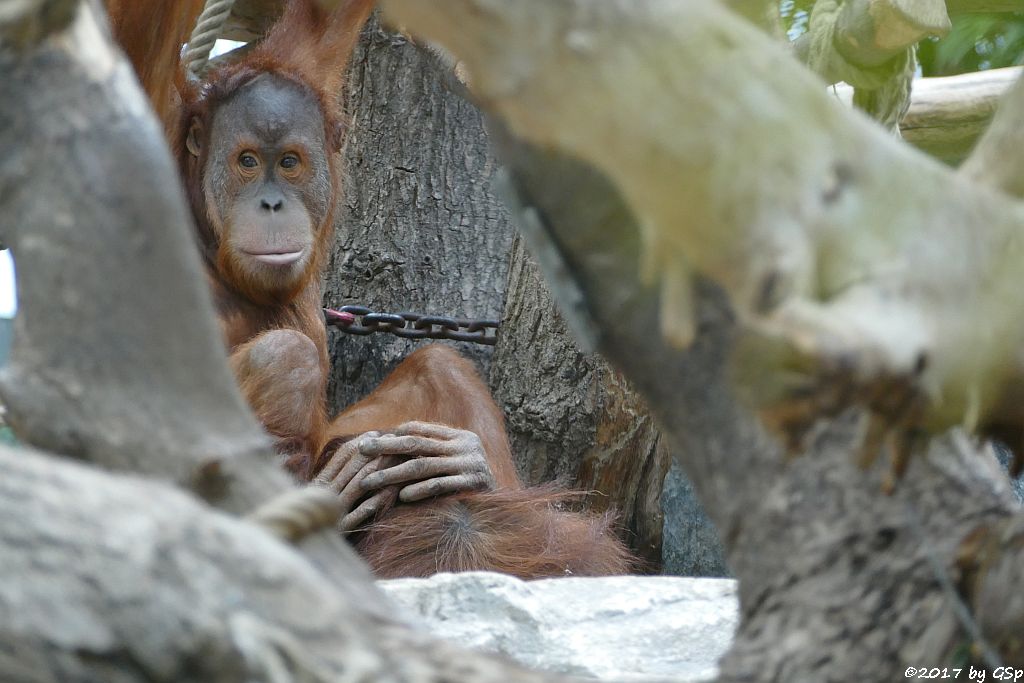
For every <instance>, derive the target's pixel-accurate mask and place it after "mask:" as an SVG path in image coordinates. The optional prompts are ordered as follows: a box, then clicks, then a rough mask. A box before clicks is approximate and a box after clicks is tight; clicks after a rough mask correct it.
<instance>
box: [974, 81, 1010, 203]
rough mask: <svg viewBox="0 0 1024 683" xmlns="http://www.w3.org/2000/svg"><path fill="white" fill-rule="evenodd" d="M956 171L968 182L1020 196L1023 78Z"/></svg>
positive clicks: (1008, 94) (1007, 94) (1002, 102)
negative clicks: (959, 171)
mask: <svg viewBox="0 0 1024 683" xmlns="http://www.w3.org/2000/svg"><path fill="white" fill-rule="evenodd" d="M960 170H961V172H962V173H963V175H964V176H965V177H967V178H970V179H971V180H974V181H976V182H979V183H983V184H986V185H989V186H991V187H996V188H999V189H1000V190H1002V191H1003V192H1006V193H1007V194H1010V195H1013V196H1014V197H1024V77H1021V78H1018V79H1017V83H1016V84H1015V85H1014V86H1013V87H1012V88H1011V89H1010V91H1009V92H1008V93H1006V95H1005V96H1004V97H1003V98H1002V100H1001V101H1000V104H999V108H998V109H997V110H996V115H995V118H994V119H993V121H992V124H991V125H990V126H989V127H988V130H987V131H986V132H985V134H984V135H983V136H982V138H981V140H979V141H978V145H977V147H975V149H974V151H973V152H972V153H971V156H970V157H969V158H968V159H967V161H965V162H964V164H963V166H962V167H961V169H960Z"/></svg>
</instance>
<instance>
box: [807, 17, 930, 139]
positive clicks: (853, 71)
mask: <svg viewBox="0 0 1024 683" xmlns="http://www.w3.org/2000/svg"><path fill="white" fill-rule="evenodd" d="M842 6H843V3H842V0H818V2H816V3H815V4H814V9H813V10H812V11H811V18H810V22H809V24H808V28H807V32H808V33H809V34H810V39H811V47H810V50H809V52H808V56H807V65H808V66H809V67H810V68H811V69H812V70H813V71H815V72H816V73H819V74H827V75H829V77H830V78H837V79H838V80H841V81H845V82H847V83H849V84H850V85H852V86H853V103H854V105H855V106H856V107H857V108H859V109H861V110H863V111H864V112H865V113H867V114H868V115H869V116H871V117H872V118H873V119H875V120H876V121H878V122H879V123H881V124H882V125H883V126H885V127H886V128H887V129H888V130H890V131H892V132H893V134H895V135H897V136H898V135H899V123H900V121H901V120H903V117H904V115H906V113H907V109H909V108H910V88H911V83H912V82H913V80H914V73H915V72H916V70H917V49H916V47H910V48H908V49H907V50H905V51H904V52H902V53H900V54H899V55H897V56H895V57H893V58H892V59H890V60H889V61H888V62H886V63H884V64H881V65H879V66H876V67H863V66H858V65H857V64H853V63H851V62H848V61H847V60H846V59H844V58H843V56H842V55H841V54H840V53H839V51H838V50H836V48H835V34H836V23H837V21H838V20H839V11H840V10H841V9H842Z"/></svg>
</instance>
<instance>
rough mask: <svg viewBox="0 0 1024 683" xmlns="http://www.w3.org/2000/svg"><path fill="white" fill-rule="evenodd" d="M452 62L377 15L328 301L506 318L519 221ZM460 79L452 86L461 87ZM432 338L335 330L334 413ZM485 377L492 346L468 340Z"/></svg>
mask: <svg viewBox="0 0 1024 683" xmlns="http://www.w3.org/2000/svg"><path fill="white" fill-rule="evenodd" d="M449 72H450V69H449V68H448V67H447V66H446V65H445V64H443V63H442V62H441V61H440V60H439V59H438V58H437V57H436V56H434V55H433V54H432V53H430V52H429V51H427V50H423V49H421V48H419V47H417V46H416V45H414V44H413V43H411V42H410V41H409V40H408V39H407V38H405V37H403V36H401V35H398V34H394V33H389V32H387V31H385V30H383V29H382V28H381V27H380V26H379V24H378V23H377V22H376V21H375V20H371V22H370V24H369V26H368V27H367V29H366V31H365V32H364V34H363V40H362V41H361V44H360V46H359V48H358V49H357V51H356V54H355V56H354V57H353V66H352V69H351V81H350V85H349V92H350V93H351V96H350V110H351V111H352V115H353V121H352V129H351V132H350V135H349V140H348V150H347V160H348V182H347V183H346V186H345V205H344V206H343V208H342V212H341V216H340V217H339V231H338V236H337V238H336V240H335V247H334V250H333V252H332V254H331V259H330V262H329V266H328V269H327V275H326V278H325V283H324V284H325V287H324V305H325V306H329V307H338V306H342V305H345V304H352V303H359V304H364V305H366V306H368V307H370V308H372V309H374V310H375V311H387V312H401V311H413V312H416V313H426V314H431V315H444V316H449V317H459V318H489V319H495V320H496V319H498V318H500V317H501V307H502V302H503V301H504V290H505V278H506V274H507V272H508V252H509V248H510V247H511V244H512V236H513V233H514V228H513V226H512V224H511V222H510V220H509V216H508V212H507V210H506V209H505V207H504V205H502V203H501V202H500V201H498V200H497V199H496V198H495V196H494V194H493V192H492V191H491V189H490V185H491V180H492V178H493V176H494V173H495V170H496V169H497V167H498V164H497V162H496V161H495V159H494V156H493V154H492V152H491V150H490V146H489V144H488V142H487V136H486V133H485V132H484V129H483V120H482V118H481V115H480V112H479V111H478V110H477V108H476V107H475V106H473V105H472V104H470V103H468V102H466V100H465V99H464V98H463V97H462V96H461V95H460V94H458V93H457V92H454V91H453V88H457V87H459V84H458V83H457V82H455V83H451V82H450V81H449V79H450V78H451V76H450V75H449ZM450 86H451V87H450ZM422 344H423V342H414V341H407V340H404V339H400V338H398V337H394V336H391V335H386V334H377V335H373V336H368V337H356V336H350V335H346V334H343V333H340V332H337V331H333V332H332V334H331V338H330V355H331V359H332V373H331V382H330V387H329V389H328V397H329V402H330V404H331V409H332V411H333V412H337V411H338V410H340V409H341V408H343V407H345V406H347V405H349V404H351V403H353V402H354V401H356V400H357V399H359V398H362V397H363V396H365V395H366V394H367V393H369V392H370V391H371V390H372V389H373V388H374V387H376V386H377V385H378V384H379V383H380V381H381V380H382V379H383V378H384V377H385V375H386V374H387V373H388V372H390V370H391V369H393V368H394V366H395V365H396V364H397V363H398V362H399V361H400V360H401V359H402V358H404V357H405V356H407V355H408V354H409V353H410V352H411V351H412V350H414V349H416V348H417V347H418V346H420V345H422ZM457 348H458V349H459V351H461V352H462V353H463V354H465V355H467V356H469V357H471V358H472V359H473V360H475V361H476V362H477V364H478V365H479V366H480V368H481V371H482V372H483V373H484V375H485V376H486V371H487V368H488V365H489V362H490V357H491V354H492V349H491V348H490V347H487V346H481V345H477V344H469V343H460V344H457Z"/></svg>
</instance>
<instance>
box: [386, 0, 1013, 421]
mask: <svg viewBox="0 0 1024 683" xmlns="http://www.w3.org/2000/svg"><path fill="white" fill-rule="evenodd" d="M385 8H387V9H390V10H393V12H394V14H395V17H396V19H397V20H399V21H402V22H404V24H405V25H406V26H409V27H411V28H413V29H414V30H418V31H421V32H422V34H423V35H425V36H426V37H427V38H429V39H433V40H436V41H438V42H441V43H442V44H444V45H445V46H446V47H448V48H449V49H450V50H451V51H452V52H453V53H454V54H455V55H456V56H457V57H458V58H459V59H461V60H462V61H464V62H465V63H466V65H467V67H468V70H469V72H470V75H471V78H472V83H473V87H474V91H475V92H476V93H477V94H478V95H479V96H480V97H481V98H482V100H483V101H484V102H485V103H486V104H487V106H489V107H490V108H492V109H493V110H494V111H496V112H498V113H500V114H501V115H502V116H503V117H504V118H505V120H506V121H508V123H509V124H510V127H511V129H512V131H513V133H514V134H516V135H518V136H521V137H523V138H525V139H527V140H530V141H531V142H533V143H535V144H537V145H539V146H542V147H551V148H560V149H563V150H565V151H566V152H567V153H569V154H572V155H575V156H576V157H578V158H580V159H582V160H585V161H588V162H590V163H592V164H593V165H594V166H595V167H597V168H598V169H600V170H601V171H603V172H604V173H607V174H608V176H609V177H610V178H611V179H612V180H613V181H614V182H615V183H616V185H617V186H618V187H620V188H621V190H622V191H623V193H624V196H625V198H626V200H627V202H628V204H629V205H630V206H631V207H632V209H633V210H634V211H635V212H636V214H637V216H638V219H639V224H640V225H641V226H642V229H643V231H644V250H643V261H644V268H645V272H646V273H647V277H650V278H652V279H654V280H656V281H657V282H659V284H660V299H661V306H662V308H661V325H662V329H663V332H664V334H665V335H666V337H667V338H669V339H670V340H672V341H673V342H674V343H677V344H680V345H684V346H685V345H686V344H688V343H689V342H690V340H691V339H692V338H693V335H694V330H695V311H694V308H693V304H692V302H693V291H692V286H691V278H692V277H693V276H694V275H695V274H700V275H704V276H706V277H709V278H710V279H711V280H713V281H714V282H716V283H718V284H720V285H722V286H723V287H724V288H725V290H726V291H727V292H728V294H729V297H730V300H731V301H732V304H733V306H734V307H735V309H736V311H737V314H738V315H739V318H740V320H741V323H742V325H743V328H744V330H745V331H746V332H747V333H748V334H749V335H750V340H749V343H748V344H745V349H741V350H740V352H739V361H738V365H737V368H738V372H739V373H740V375H739V379H740V380H741V385H742V386H745V387H746V390H747V391H748V392H749V396H750V397H751V398H752V400H754V402H755V403H759V404H761V405H764V406H768V407H772V406H775V407H778V408H780V409H781V412H778V411H774V410H767V411H766V414H772V416H773V417H776V418H779V419H780V420H781V422H779V423H778V425H779V426H780V431H782V432H783V433H786V434H787V436H792V434H791V432H792V431H793V430H791V429H790V428H791V427H793V428H794V430H795V431H796V432H797V435H798V436H799V433H801V431H802V430H803V431H805V430H806V429H807V428H809V423H810V422H813V419H814V418H815V417H816V416H818V415H820V414H821V411H823V410H824V411H825V412H829V413H831V412H832V411H833V410H835V409H838V408H839V407H841V405H842V404H844V403H845V402H846V401H848V400H849V399H851V398H857V399H860V400H863V401H865V402H868V403H873V401H874V399H873V398H872V397H873V396H876V395H878V393H877V392H881V393H882V394H886V393H887V392H888V391H889V390H891V389H896V388H897V387H899V386H900V385H905V384H907V383H909V384H911V385H912V387H913V390H914V391H920V392H921V393H922V394H924V395H925V396H926V397H927V398H928V399H929V400H930V403H928V406H927V413H926V414H925V416H924V418H923V424H926V425H927V426H928V427H929V428H930V429H933V430H941V429H943V428H944V427H947V426H950V425H954V424H960V423H962V422H964V421H965V420H966V421H967V423H968V424H971V425H976V424H980V423H983V422H985V420H986V419H988V418H996V417H999V418H1002V417H1005V414H1004V413H1003V412H1002V411H1003V409H1009V410H1015V408H1013V407H1012V405H1008V404H1000V399H1001V398H1002V394H1003V391H1004V388H1007V387H1008V386H1010V385H1011V384H1012V383H1013V382H1014V381H1016V380H1019V379H1021V378H1022V377H1024V367H1022V366H1021V364H1019V363H1018V359H1017V358H1016V356H1015V353H1014V352H1013V351H1012V349H1015V348H1017V347H1018V346H1019V345H1020V344H1021V343H1024V339H1021V336H1022V334H1024V301H1022V300H1021V298H1020V297H1019V296H1018V294H1017V290H1018V285H1017V280H1018V274H1017V267H1016V264H1017V263H1019V259H1020V258H1022V252H1024V243H1022V242H1021V241H1020V240H1019V239H1018V236H1019V235H1020V229H1021V225H1022V224H1024V207H1022V206H1020V205H1017V204H1013V203H1011V202H1009V201H1006V200H1004V199H1002V198H1000V197H994V196H992V195H991V194H990V193H988V192H984V191H979V190H978V189H977V188H975V187H973V186H971V185H969V184H966V183H964V182H962V180H961V179H959V178H958V177H956V176H955V175H954V174H953V173H952V172H950V171H949V170H948V169H946V168H943V167H940V166H939V165H937V164H935V163H934V162H932V161H930V160H927V159H925V158H923V157H920V156H918V155H915V154H911V153H908V151H907V150H906V148H905V147H903V146H901V145H900V143H899V142H898V141H895V140H892V139H889V138H888V136H886V135H885V134H884V133H882V132H881V131H880V130H878V129H877V128H876V127H874V126H872V125H869V124H868V123H867V122H866V121H864V119H863V118H862V117H860V116H858V115H856V113H854V112H850V111H848V110H844V109H843V108H842V107H840V106H839V105H838V104H836V103H835V102H833V101H830V99H829V97H828V95H826V93H825V92H824V91H823V90H822V88H821V87H820V84H819V83H818V81H817V80H816V79H815V78H813V77H811V76H810V75H809V74H808V73H807V72H806V71H805V70H803V69H801V68H799V67H798V66H797V65H796V64H795V63H794V62H793V61H792V58H791V57H790V56H789V55H788V54H786V53H785V51H784V49H783V48H781V47H779V46H778V45H776V44H775V43H773V42H772V41H771V39H770V38H768V37H767V36H765V35H764V34H763V33H760V32H758V31H757V30H755V29H753V28H752V27H750V26H749V25H747V24H745V23H743V22H742V21H740V20H738V19H737V18H735V17H734V16H733V15H731V14H730V13H729V12H728V11H726V10H724V9H723V8H722V7H721V6H720V5H718V4H717V3H713V2H694V3H685V4H679V3H669V2H660V1H654V0H652V1H649V2H644V3H640V4H639V5H636V6H633V5H630V7H629V8H627V7H626V6H625V5H624V4H623V3H620V2H616V1H613V0H609V1H608V2H601V3H593V2H591V3H579V2H572V1H570V0H559V1H556V2H546V3H541V2H537V3H534V2H521V3H515V4H514V5H507V6H502V9H498V8H496V7H492V6H491V5H490V4H489V3H487V2H485V0H460V1H459V2H454V3H453V4H452V8H451V9H452V11H456V12H458V16H459V17H460V30H459V32H457V34H456V32H454V31H453V30H452V25H451V24H450V23H449V22H448V19H447V17H448V16H449V15H448V14H446V13H442V12H440V11H439V10H438V9H437V8H435V7H434V6H433V3H430V2H412V1H411V0H388V1H387V2H386V3H385ZM506 8H507V9H506ZM460 10H461V11H460ZM463 16H468V17H470V19H467V20H466V21H468V22H469V24H468V25H464V24H463V23H461V22H462V21H463V20H462V17H463ZM538 23H540V24H542V25H543V26H545V27H546V28H545V29H543V30H535V27H536V26H537V25H538ZM463 26H464V27H465V29H466V30H465V31H462V30H461V29H462V27H463ZM611 27H614V30H613V29H612V28H611ZM483 35H488V36H494V39H493V40H490V39H489V42H487V43H482V42H480V41H477V40H476V37H477V36H483ZM720 38H721V39H720ZM739 64H744V65H746V66H745V67H744V68H743V69H740V68H739V67H738V65H739ZM751 93H756V96H751ZM598 101H600V102H602V103H603V104H602V106H601V107H595V106H593V103H594V102H598ZM622 121H629V122H630V125H628V126H624V125H622V124H621V122H622ZM752 160H754V161H753V163H752ZM765 169H771V173H770V174H768V176H767V177H766V176H765V175H764V173H765ZM979 225H984V226H986V233H985V234H986V236H987V237H986V239H985V240H979V238H978V237H979V233H978V229H977V227H976V226H979ZM882 226H884V229H882ZM924 244H927V245H928V248H927V249H922V245H924ZM982 302H984V303H982ZM996 311H998V313H996ZM826 379H827V381H823V380H826ZM843 382H849V383H851V384H852V387H853V390H852V391H850V392H848V393H845V394H844V395H843V399H842V400H841V401H840V402H839V405H836V403H835V402H834V401H833V400H832V399H830V398H828V397H817V396H816V397H815V399H814V400H813V401H811V402H810V404H809V405H808V404H807V403H804V402H801V403H799V404H797V405H791V404H789V403H788V401H787V397H790V396H793V395H794V394H793V392H794V391H800V392H803V393H804V395H807V392H808V391H809V390H814V389H815V388H816V387H818V388H821V387H823V386H824V388H826V389H827V388H828V387H835V386H838V385H840V384H842V383H843ZM812 395H813V394H812ZM827 406H828V407H827ZM791 409H792V410H793V411H794V413H788V412H787V411H789V410H791ZM780 416H781V417H780ZM898 417H899V416H898ZM914 419H915V421H917V416H914ZM1012 419H1016V418H1012Z"/></svg>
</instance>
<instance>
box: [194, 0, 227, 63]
mask: <svg viewBox="0 0 1024 683" xmlns="http://www.w3.org/2000/svg"><path fill="white" fill-rule="evenodd" d="M234 6H235V0H206V6H205V7H203V12H202V14H200V15H199V18H198V19H196V27H195V28H194V29H193V30H192V35H191V36H190V37H189V39H188V48H187V49H186V50H185V66H186V68H187V69H188V72H189V74H191V75H192V76H195V77H197V78H198V77H200V76H202V75H203V73H205V71H206V66H207V64H209V62H210V52H211V51H212V50H213V46H214V44H215V43H216V42H217V38H219V37H220V35H221V32H222V30H223V29H224V24H225V23H226V22H227V20H228V17H229V16H231V9H232V8H233V7H234Z"/></svg>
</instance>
